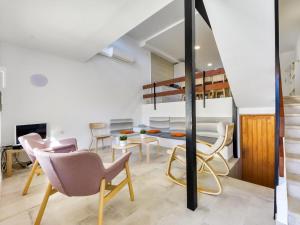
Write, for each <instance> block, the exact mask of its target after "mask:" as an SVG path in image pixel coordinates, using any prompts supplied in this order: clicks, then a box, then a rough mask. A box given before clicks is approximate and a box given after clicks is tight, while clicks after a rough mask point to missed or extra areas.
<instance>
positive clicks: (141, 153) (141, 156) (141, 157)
mask: <svg viewBox="0 0 300 225" xmlns="http://www.w3.org/2000/svg"><path fill="white" fill-rule="evenodd" d="M139 149H140V160H142V159H143V152H142V144H139Z"/></svg>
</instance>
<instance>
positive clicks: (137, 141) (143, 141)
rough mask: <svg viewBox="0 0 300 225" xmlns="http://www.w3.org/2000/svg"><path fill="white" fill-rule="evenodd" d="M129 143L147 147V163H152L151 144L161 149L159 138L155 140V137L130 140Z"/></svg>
mask: <svg viewBox="0 0 300 225" xmlns="http://www.w3.org/2000/svg"><path fill="white" fill-rule="evenodd" d="M128 142H129V143H135V144H140V145H142V144H145V145H146V146H147V151H146V152H147V153H146V154H147V159H146V161H147V163H149V162H150V144H151V143H156V144H157V146H158V148H159V149H160V145H159V140H158V138H155V137H145V138H130V139H128Z"/></svg>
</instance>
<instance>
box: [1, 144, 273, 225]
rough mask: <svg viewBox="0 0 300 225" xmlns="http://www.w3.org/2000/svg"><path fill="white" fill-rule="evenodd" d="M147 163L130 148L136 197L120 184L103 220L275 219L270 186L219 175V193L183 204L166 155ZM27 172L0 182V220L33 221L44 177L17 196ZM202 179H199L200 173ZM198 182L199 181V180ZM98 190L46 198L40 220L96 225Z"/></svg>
mask: <svg viewBox="0 0 300 225" xmlns="http://www.w3.org/2000/svg"><path fill="white" fill-rule="evenodd" d="M100 155H101V156H102V158H103V159H104V161H107V162H110V161H111V154H110V152H108V151H107V150H105V151H101V153H100ZM151 157H152V161H151V162H150V163H149V164H147V163H146V162H145V157H144V160H143V161H140V160H139V159H138V154H137V152H135V153H134V154H133V157H132V159H131V162H130V164H131V172H132V175H133V185H134V190H135V197H136V200H135V201H134V202H130V201H129V194H128V189H127V188H125V189H123V190H122V191H121V193H120V194H118V195H117V196H116V197H115V198H114V199H113V200H112V201H111V202H109V203H108V204H107V205H106V206H105V210H104V224H105V225H154V224H155V225H185V224H188V225H252V224H253V225H254V224H256V225H269V224H275V223H274V221H273V219H272V214H273V190H271V189H269V188H265V187H261V186H257V185H254V184H250V183H246V182H243V181H240V180H235V179H233V178H229V177H226V178H223V179H222V183H223V187H224V192H223V194H222V195H220V196H209V195H203V194H199V195H198V202H199V207H198V209H197V210H196V211H194V212H192V211H190V210H188V209H186V196H185V194H186V193H185V189H184V188H182V187H179V186H177V185H175V184H173V183H171V182H170V181H169V180H168V179H167V178H166V176H165V168H166V162H167V157H168V155H167V154H160V155H156V153H155V151H154V152H153V155H151ZM27 174H28V172H27V171H26V170H23V171H19V172H17V174H15V175H14V176H12V177H10V178H7V179H4V180H3V181H2V184H1V185H2V193H1V199H0V225H29V224H33V221H34V220H35V217H36V215H37V211H38V209H39V205H40V203H41V200H42V198H43V194H44V191H45V187H46V183H47V179H46V177H45V176H44V175H41V176H39V177H36V178H35V179H34V180H33V184H32V186H31V188H30V190H29V193H28V195H27V196H24V197H23V196H21V190H22V188H23V185H24V182H25V179H26V177H27ZM199 179H201V178H199ZM199 181H202V180H199ZM97 209H98V195H94V196H90V197H72V198H70V197H66V196H63V195H61V194H55V195H53V196H51V197H50V200H49V203H48V206H47V208H46V211H45V214H44V217H43V220H42V224H45V225H46V224H48V225H96V224H97Z"/></svg>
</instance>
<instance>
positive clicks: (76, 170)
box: [35, 151, 105, 196]
mask: <svg viewBox="0 0 300 225" xmlns="http://www.w3.org/2000/svg"><path fill="white" fill-rule="evenodd" d="M35 155H36V157H37V160H38V161H39V164H40V166H41V167H42V169H43V171H44V172H45V174H46V176H47V177H48V179H49V181H50V183H51V184H52V186H53V187H54V188H55V189H56V190H57V191H59V192H61V193H63V194H65V195H68V196H88V195H93V194H96V193H98V192H99V188H100V182H101V180H102V178H103V177H104V176H105V168H104V166H103V163H102V160H101V159H100V157H99V156H98V155H97V154H96V153H93V152H88V151H76V152H70V153H49V152H43V151H35Z"/></svg>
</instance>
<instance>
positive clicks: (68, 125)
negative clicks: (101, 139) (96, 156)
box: [0, 37, 150, 147]
mask: <svg viewBox="0 0 300 225" xmlns="http://www.w3.org/2000/svg"><path fill="white" fill-rule="evenodd" d="M115 45H116V46H117V47H118V48H121V49H123V50H126V51H127V52H128V53H129V54H131V55H133V56H134V58H135V60H136V63H135V64H127V63H122V62H119V61H115V60H112V59H110V58H106V57H103V56H96V57H94V58H93V59H91V60H90V61H88V62H86V63H81V62H78V61H73V60H69V59H65V58H60V57H57V56H54V55H50V54H45V53H41V52H37V51H33V50H29V49H24V48H19V47H16V46H12V45H8V44H2V45H1V46H0V67H5V68H6V70H7V80H6V88H5V89H2V88H1V89H2V90H1V91H2V92H3V113H2V144H12V143H13V142H14V126H15V125H16V124H28V123H36V122H47V123H48V125H49V131H50V132H49V134H50V135H54V136H55V137H76V138H78V141H79V146H80V147H88V144H89V141H90V134H89V130H88V123H89V122H96V121H103V122H109V120H110V119H112V118H133V119H134V120H135V121H137V122H138V121H139V120H140V115H141V106H142V85H143V84H145V83H149V82H150V54H149V52H148V51H146V50H143V49H141V48H139V47H137V46H136V45H135V43H134V42H133V41H132V40H131V39H129V38H128V37H125V38H123V39H122V40H119V41H118V42H116V43H115ZM32 74H43V75H45V76H47V77H48V80H49V83H48V85H47V86H46V87H43V88H38V87H34V86H32V85H31V84H30V76H31V75H32Z"/></svg>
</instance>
